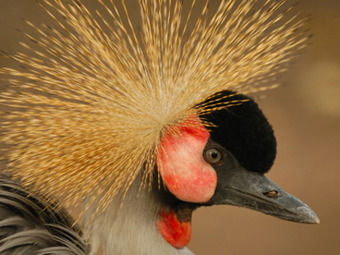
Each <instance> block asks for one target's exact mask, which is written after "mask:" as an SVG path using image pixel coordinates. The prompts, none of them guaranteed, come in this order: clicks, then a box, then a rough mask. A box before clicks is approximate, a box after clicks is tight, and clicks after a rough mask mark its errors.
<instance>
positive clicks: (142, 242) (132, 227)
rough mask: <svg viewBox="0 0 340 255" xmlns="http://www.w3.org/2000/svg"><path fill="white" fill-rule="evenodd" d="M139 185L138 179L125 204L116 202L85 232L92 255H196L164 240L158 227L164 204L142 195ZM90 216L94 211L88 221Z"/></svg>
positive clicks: (142, 191) (148, 195) (151, 194)
mask: <svg viewBox="0 0 340 255" xmlns="http://www.w3.org/2000/svg"><path fill="white" fill-rule="evenodd" d="M140 183H141V180H140V177H139V178H136V180H135V182H134V183H133V184H132V186H131V188H130V190H129V191H128V192H127V194H126V197H125V200H124V202H123V204H121V199H119V198H117V199H116V200H114V201H113V202H112V203H111V204H110V205H109V206H108V208H107V209H106V210H105V212H104V213H102V214H101V215H100V216H99V217H97V218H96V220H95V221H94V222H93V223H92V224H91V226H90V227H88V228H87V229H86V231H85V233H86V235H87V238H89V240H91V246H92V253H91V254H93V255H94V254H96V252H97V251H98V250H101V251H102V254H103V255H112V254H114V255H136V254H138V255H160V254H162V255H194V254H193V253H192V252H191V251H190V250H188V249H187V248H184V249H176V248H174V247H172V246H171V245H170V244H169V243H168V242H167V241H166V240H165V239H164V238H163V237H162V236H161V234H160V233H159V231H158V229H157V227H156V220H157V216H158V212H159V209H160V207H161V204H160V202H159V201H158V200H157V198H156V196H155V195H154V193H153V191H147V190H146V189H141V190H140V191H139V184H140ZM94 209H95V208H93V210H94ZM90 215H91V211H89V213H88V214H87V215H85V220H86V219H88V217H89V216H90ZM86 216H87V218H86Z"/></svg>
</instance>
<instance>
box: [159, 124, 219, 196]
mask: <svg viewBox="0 0 340 255" xmlns="http://www.w3.org/2000/svg"><path fill="white" fill-rule="evenodd" d="M197 119H198V118H197ZM196 121H198V120H196ZM199 124H200V122H199ZM179 130H180V135H172V134H168V135H165V137H163V139H162V142H161V146H160V150H159V152H158V155H157V165H158V168H159V171H160V174H161V176H162V179H163V181H164V183H165V184H166V186H167V188H168V189H169V191H170V192H171V193H172V194H173V195H174V196H175V197H177V198H178V199H179V200H182V201H186V202H193V203H203V202H207V201H209V200H210V198H211V197H212V196H213V195H214V193H215V189H216V185H217V175H216V172H215V170H214V169H213V167H212V166H211V165H209V164H208V163H207V162H206V161H205V160H204V158H203V150H204V148H205V146H206V144H207V141H208V139H209V132H208V131H207V130H206V129H205V128H204V127H203V126H202V124H200V127H185V128H181V127H179Z"/></svg>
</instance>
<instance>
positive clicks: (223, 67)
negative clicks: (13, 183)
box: [0, 0, 316, 254]
mask: <svg viewBox="0 0 340 255" xmlns="http://www.w3.org/2000/svg"><path fill="white" fill-rule="evenodd" d="M98 3H100V6H99V7H98V8H99V9H98V10H90V9H88V8H87V7H86V6H85V5H84V4H83V3H82V2H80V1H77V0H75V1H71V2H65V1H61V0H44V1H42V3H40V4H41V6H42V7H43V9H44V10H45V11H46V12H47V13H48V14H49V17H50V19H51V24H49V25H46V24H41V25H34V24H32V23H31V22H29V21H26V23H27V24H28V25H29V26H30V27H31V28H33V30H34V31H35V32H34V33H35V35H31V34H28V33H25V35H26V36H27V37H28V39H29V40H30V42H29V43H21V45H22V46H23V47H24V48H25V49H26V50H28V51H29V53H28V54H26V53H16V54H14V55H11V56H9V55H7V56H8V57H10V58H12V59H13V60H14V61H16V62H17V63H18V64H19V67H18V68H7V67H2V68H1V69H0V74H2V75H4V76H3V77H4V78H5V82H6V83H7V82H8V83H10V84H11V86H10V87H9V89H7V90H6V91H5V92H4V93H2V94H1V95H0V104H3V105H5V106H6V107H7V108H6V109H7V112H6V114H3V118H4V121H3V123H2V134H1V137H0V141H1V142H3V143H6V144H7V147H6V148H5V149H4V150H3V154H4V157H5V158H6V160H7V161H8V167H7V169H6V172H7V173H9V174H10V175H11V176H13V178H14V179H18V180H20V183H21V185H22V186H23V187H24V188H25V189H27V194H29V195H33V196H38V197H42V199H44V201H45V202H44V203H45V204H46V205H51V207H52V208H54V207H55V208H54V209H55V210H56V211H55V212H54V211H53V213H56V215H58V209H59V208H66V209H67V210H72V209H74V208H79V207H81V208H82V209H81V212H80V213H79V214H78V215H77V217H76V219H75V222H80V221H82V223H83V226H84V228H85V229H86V231H85V236H86V237H85V239H86V240H91V244H92V252H93V253H94V252H96V251H97V250H102V251H103V252H104V253H106V254H113V252H116V253H117V254H159V253H157V252H158V251H159V250H160V246H162V247H163V253H162V254H190V252H189V251H188V250H186V249H185V248H184V249H174V247H176V248H182V246H185V244H186V242H184V244H181V242H178V240H177V241H176V240H175V241H173V237H174V236H170V237H169V236H168V234H169V233H168V232H167V230H168V229H166V230H165V231H164V229H162V227H160V226H163V225H164V223H165V225H166V223H167V222H166V220H165V219H167V218H166V217H167V216H169V215H171V214H173V215H174V219H173V220H174V221H175V222H176V224H177V223H178V224H179V227H183V226H184V225H185V224H190V220H191V213H192V211H193V210H194V209H195V208H197V207H198V206H201V205H202V204H204V203H209V202H211V203H212V204H213V203H215V202H212V200H211V199H214V198H215V197H216V196H215V193H216V190H217V189H218V188H219V187H220V186H221V185H220V183H219V180H218V178H219V174H216V168H215V166H214V163H212V162H209V161H207V158H204V157H203V156H202V154H204V153H205V152H206V149H207V148H206V144H207V143H209V144H213V142H217V143H219V144H220V145H222V146H223V147H224V149H226V150H227V151H225V152H224V154H225V155H226V154H228V153H229V152H228V151H229V150H230V152H231V153H234V154H235V155H234V156H235V158H236V159H235V160H238V161H239V162H240V164H236V163H235V166H236V167H239V168H241V167H243V168H245V169H247V170H248V171H255V172H258V173H260V174H263V173H264V172H266V171H268V170H269V168H270V167H271V165H272V163H273V160H274V158H275V154H276V150H275V146H276V142H275V138H274V136H273V132H272V129H271V127H270V125H269V124H268V122H267V121H266V119H265V118H264V119H263V117H262V116H263V115H262V113H261V112H260V110H257V109H258V108H257V105H256V104H255V103H254V102H253V101H252V99H250V98H249V97H247V96H243V95H240V94H241V93H243V94H249V93H253V92H258V91H262V90H265V89H268V88H272V87H275V86H276V81H275V77H276V76H277V74H278V73H280V72H282V71H284V70H285V66H286V63H287V62H288V61H290V60H291V59H292V58H293V57H294V53H295V52H296V51H297V50H299V49H301V48H303V47H304V45H305V43H306V40H307V38H306V36H305V35H304V34H303V32H301V31H300V30H299V29H300V28H301V27H302V26H303V24H304V20H300V19H298V18H297V17H298V15H295V14H292V8H291V7H286V8H285V7H284V5H285V1H281V0H279V1H265V2H263V3H260V5H261V6H260V7H257V6H255V5H256V4H258V3H259V2H258V1H257V0H250V1H249V0H241V1H236V0H222V1H221V2H220V4H219V6H218V8H217V9H216V10H214V11H213V12H212V13H211V14H210V12H209V10H210V7H209V1H204V3H203V5H200V4H199V1H196V0H193V1H192V2H190V3H187V2H185V1H171V0H168V1H163V0H138V4H136V5H135V6H134V7H133V8H132V7H128V5H127V2H126V1H121V3H118V2H115V1H113V0H110V1H103V0H98ZM136 3H137V2H136ZM137 5H138V8H139V11H138V12H137V13H136V11H135V8H136V6H137ZM197 10H198V12H199V15H194V14H193V12H196V11H197ZM287 17H288V18H287ZM23 80H24V81H23ZM232 91H234V92H232ZM248 105H249V106H250V107H248V108H249V109H250V112H248V114H242V111H243V110H244V109H248V108H247V106H248ZM234 107H235V110H233V109H234ZM238 107H242V108H238ZM238 109H241V112H239V111H238ZM251 109H255V110H253V111H252V110H251ZM221 112H222V116H220V115H221ZM223 112H224V113H225V112H231V115H228V114H227V115H226V116H228V118H226V119H224V120H217V119H218V118H221V117H222V118H223V115H224V113H223ZM238 115H242V116H243V118H245V122H248V123H250V125H244V126H242V125H241V124H239V123H238V124H235V125H236V126H235V127H234V126H232V125H231V124H230V125H229V121H232V119H233V117H231V116H238ZM219 116H220V117H219ZM229 117H230V118H229ZM258 117H259V118H258ZM216 118H217V119H216ZM258 119H260V120H261V121H262V122H261V121H258ZM241 122H242V121H241ZM259 122H260V126H258V125H257V124H258V123H259ZM261 123H262V124H263V123H264V125H262V124H261ZM239 125H241V126H242V129H238V128H239ZM225 127H227V129H228V128H229V129H228V132H227V133H228V135H229V136H224V135H223V134H222V135H221V134H220V133H219V132H220V131H221V130H222V129H223V128H225ZM234 128H235V129H237V130H238V131H239V132H238V133H237V135H235V136H234V137H233V135H232V132H231V131H232V130H230V129H234ZM247 129H249V130H247ZM224 131H225V130H224ZM224 131H221V132H222V133H223V132H224ZM248 131H250V132H248ZM202 134H203V135H202ZM242 134H245V136H244V137H242ZM257 136H261V139H262V140H261V142H258V143H255V144H250V141H253V142H254V141H256V137H257ZM221 137H222V138H221ZM219 138H221V139H222V140H221V139H219ZM248 138H251V139H248ZM211 139H212V140H213V141H211ZM170 140H171V142H169V141H170ZM228 141H231V142H232V144H231V143H230V144H229V146H228V145H226V144H228ZM190 142H193V143H192V144H190ZM220 145H218V146H220ZM183 146H184V147H183ZM218 146H217V148H218ZM258 146H260V147H261V146H262V147H261V148H260V149H259V147H258ZM183 148H186V151H187V152H188V155H190V157H191V156H192V159H195V158H197V159H199V160H200V163H199V164H198V163H197V162H198V161H197V162H196V163H197V164H196V165H195V164H189V163H188V164H187V167H188V169H186V168H185V169H180V167H177V166H178V165H181V163H184V162H177V161H176V160H177V156H180V155H182V156H183V154H182V153H178V151H179V150H180V149H183ZM244 148H248V150H244ZM224 149H223V150H224ZM183 160H185V159H183ZM233 160H234V159H233ZM207 162H208V163H207ZM202 164H204V165H205V168H202V169H201V168H200V166H201V165H202ZM182 165H183V164H182ZM243 168H242V169H243ZM177 170H179V171H177ZM186 170H187V171H186ZM189 170H190V171H189ZM191 170H192V171H191ZM186 173H190V174H191V175H190V176H186ZM202 176H205V177H204V178H202ZM256 178H257V177H256ZM258 178H260V179H261V178H262V177H260V175H259V176H258ZM193 179H195V182H192V183H191V182H190V180H193ZM262 181H263V182H264V184H263V185H264V187H267V186H266V185H268V186H270V185H271V184H267V183H266V180H265V179H261V183H262ZM222 186H223V185H222ZM164 187H167V188H166V189H165V190H166V191H163V189H164ZM188 187H189V188H188ZM270 187H274V186H270ZM187 190H189V191H190V192H191V193H190V194H189V193H187ZM199 191H202V194H198V193H200V192H199ZM25 192H26V191H25ZM157 193H161V194H162V195H157ZM259 196H260V195H259ZM261 196H262V195H261ZM167 199H168V200H167ZM261 199H262V198H261ZM263 199H264V200H265V198H263ZM170 201H171V202H170ZM267 202H268V201H267ZM267 202H265V203H267ZM195 203H196V204H195ZM226 203H227V202H226ZM228 203H231V202H228ZM269 203H271V202H269ZM231 204H233V203H231ZM53 205H55V206H53ZM246 205H247V206H248V204H247V203H246ZM275 206H277V205H275ZM275 206H274V207H275ZM299 206H300V204H299ZM301 206H302V207H303V205H301ZM47 207H48V206H47ZM250 207H251V206H250ZM162 212H164V215H166V217H164V218H162V216H160V215H163V214H162ZM294 213H295V212H293V214H294ZM141 215H145V217H146V218H142V220H139V218H140V217H141ZM287 217H288V218H289V217H290V216H287ZM313 217H314V216H313ZM315 217H316V216H315ZM129 219H130V220H131V221H132V222H134V223H136V224H135V226H136V227H134V224H131V222H129ZM301 221H303V220H301ZM156 222H158V223H157V224H156ZM159 222H160V223H159ZM108 223H109V224H108ZM137 223H138V224H137ZM162 224H163V225H162ZM111 225H112V227H111ZM157 228H158V230H159V232H161V234H162V235H163V236H162V235H161V234H160V233H159V232H158V230H157ZM141 229H148V230H149V232H148V233H149V235H148V236H154V239H153V240H156V242H157V244H158V246H159V247H158V246H154V247H151V243H152V242H151V240H150V239H148V238H146V239H145V237H144V236H143V234H141V232H142V230H141ZM183 231H186V232H185V236H188V237H190V233H189V232H188V231H189V230H186V229H185V228H184V230H183ZM133 233H134V234H135V235H133ZM136 233H138V235H137V234H136ZM120 235H124V236H125V237H126V238H125V239H124V238H122V236H120ZM163 237H164V238H163ZM182 237H183V236H182ZM189 239H190V238H189ZM129 240H133V242H134V243H138V244H139V245H136V248H131V247H130V248H129V249H127V248H126V247H127V245H128V242H129ZM169 240H172V241H169ZM167 241H168V242H167ZM172 242H174V243H172ZM169 243H170V244H171V245H172V246H174V247H172V246H171V245H169ZM124 248H125V249H126V250H124ZM131 249H135V250H134V251H133V250H131Z"/></svg>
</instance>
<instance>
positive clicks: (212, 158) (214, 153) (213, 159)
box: [205, 149, 222, 164]
mask: <svg viewBox="0 0 340 255" xmlns="http://www.w3.org/2000/svg"><path fill="white" fill-rule="evenodd" d="M205 159H206V161H207V162H208V163H211V164H216V163H218V162H219V161H220V160H221V159H222V154H221V153H220V152H219V151H218V150H216V149H209V150H207V151H206V152H205Z"/></svg>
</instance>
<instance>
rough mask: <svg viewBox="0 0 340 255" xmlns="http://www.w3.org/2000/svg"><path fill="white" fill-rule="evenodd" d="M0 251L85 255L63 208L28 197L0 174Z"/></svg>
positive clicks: (6, 253)
mask: <svg viewBox="0 0 340 255" xmlns="http://www.w3.org/2000/svg"><path fill="white" fill-rule="evenodd" d="M0 177H1V178H0V254H3V255H10V254H16V255H20V254H22V255H27V254H40V255H43V254H55V255H66V254H70V255H71V254H77V255H85V254H89V245H88V244H87V243H86V242H85V241H84V240H83V238H82V237H81V236H82V231H81V230H80V228H79V227H78V226H73V224H74V221H73V219H72V217H71V216H70V215H69V214H68V213H67V212H66V211H65V210H55V209H53V207H51V205H50V204H48V203H47V202H46V201H45V200H44V199H43V198H41V197H38V196H29V194H28V193H27V191H26V190H25V189H24V187H22V186H21V185H20V183H19V182H17V181H13V180H12V179H11V178H9V177H8V176H6V175H1V176H0Z"/></svg>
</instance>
